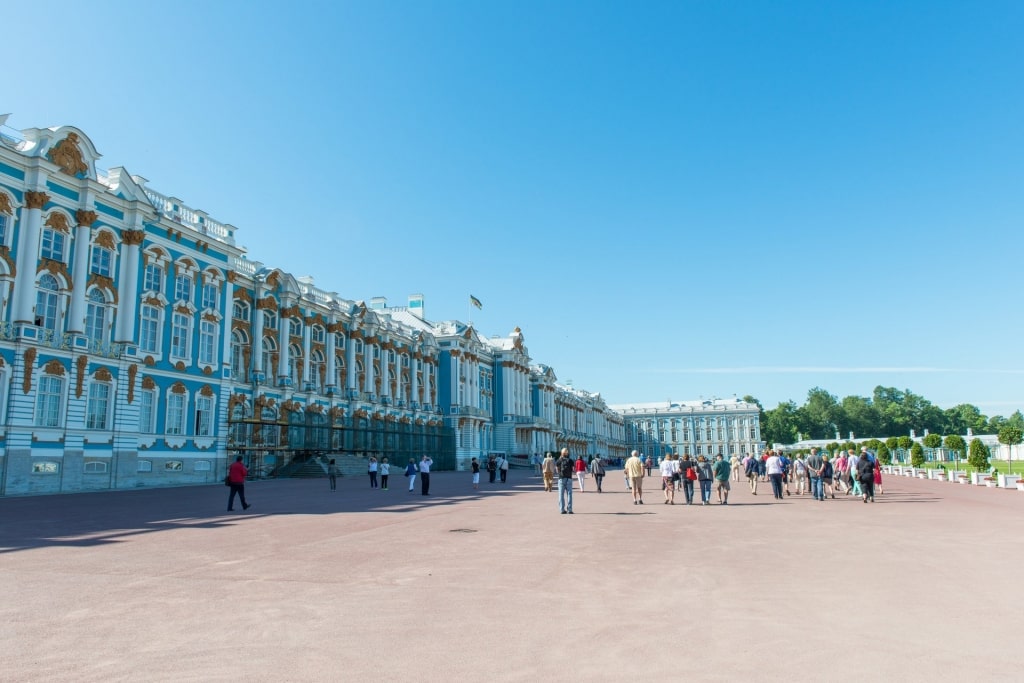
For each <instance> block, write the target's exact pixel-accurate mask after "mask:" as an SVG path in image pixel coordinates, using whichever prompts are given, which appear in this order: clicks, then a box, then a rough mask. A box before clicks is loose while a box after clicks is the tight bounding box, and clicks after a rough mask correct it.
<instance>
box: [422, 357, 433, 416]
mask: <svg viewBox="0 0 1024 683" xmlns="http://www.w3.org/2000/svg"><path fill="white" fill-rule="evenodd" d="M433 367H436V366H434V364H433V362H432V361H431V359H430V358H424V359H423V403H425V404H427V405H431V406H432V405H433V404H434V401H433V400H432V398H431V394H432V393H433V388H432V387H433V386H434V385H433V380H432V378H431V373H432V370H431V368H433Z"/></svg>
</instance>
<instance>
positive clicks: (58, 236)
mask: <svg viewBox="0 0 1024 683" xmlns="http://www.w3.org/2000/svg"><path fill="white" fill-rule="evenodd" d="M58 246H59V248H58ZM67 248H68V239H67V235H65V234H64V233H63V232H61V231H60V230H55V229H53V228H46V227H44V228H43V232H42V234H41V235H40V236H39V258H45V259H51V260H53V261H60V262H61V263H66V262H67V261H66V260H65V258H64V252H65V251H67Z"/></svg>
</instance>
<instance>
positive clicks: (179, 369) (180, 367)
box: [174, 360, 185, 372]
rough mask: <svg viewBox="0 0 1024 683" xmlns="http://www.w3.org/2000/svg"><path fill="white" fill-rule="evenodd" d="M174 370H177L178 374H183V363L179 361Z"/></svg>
mask: <svg viewBox="0 0 1024 683" xmlns="http://www.w3.org/2000/svg"><path fill="white" fill-rule="evenodd" d="M174 369H175V370H177V371H178V372H184V371H185V361H182V360H179V361H178V362H177V363H175V364H174Z"/></svg>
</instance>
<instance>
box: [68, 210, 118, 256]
mask: <svg viewBox="0 0 1024 683" xmlns="http://www.w3.org/2000/svg"><path fill="white" fill-rule="evenodd" d="M75 222H76V223H78V224H79V225H81V226H82V227H83V228H88V227H90V226H92V224H93V223H95V222H96V212H95V211H86V210H85V209H79V210H78V211H76V212H75ZM108 249H113V247H108Z"/></svg>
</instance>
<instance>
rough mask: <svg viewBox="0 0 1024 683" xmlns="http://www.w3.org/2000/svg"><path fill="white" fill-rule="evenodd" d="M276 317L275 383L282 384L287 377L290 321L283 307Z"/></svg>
mask: <svg viewBox="0 0 1024 683" xmlns="http://www.w3.org/2000/svg"><path fill="white" fill-rule="evenodd" d="M281 303H282V307H281V310H280V312H279V313H278V315H277V327H278V330H277V346H278V357H277V382H278V384H284V383H285V382H284V379H285V378H286V377H288V376H289V375H288V356H289V349H288V333H289V331H290V328H291V319H290V318H287V317H285V315H284V310H285V307H284V306H283V303H284V302H281Z"/></svg>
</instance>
